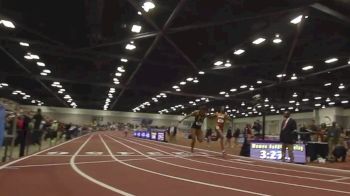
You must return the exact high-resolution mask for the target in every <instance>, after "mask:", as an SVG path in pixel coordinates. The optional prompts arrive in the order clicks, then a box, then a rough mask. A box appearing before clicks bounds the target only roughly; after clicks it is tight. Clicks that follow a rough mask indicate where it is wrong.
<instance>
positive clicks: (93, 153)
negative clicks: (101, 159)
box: [85, 152, 103, 155]
mask: <svg viewBox="0 0 350 196" xmlns="http://www.w3.org/2000/svg"><path fill="white" fill-rule="evenodd" d="M85 154H87V155H102V154H103V152H85Z"/></svg>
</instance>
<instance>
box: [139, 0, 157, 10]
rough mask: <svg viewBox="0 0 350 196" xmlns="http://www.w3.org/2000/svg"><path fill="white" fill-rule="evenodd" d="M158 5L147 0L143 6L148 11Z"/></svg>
mask: <svg viewBox="0 0 350 196" xmlns="http://www.w3.org/2000/svg"><path fill="white" fill-rule="evenodd" d="M155 7H156V5H154V3H153V2H152V1H151V0H147V1H146V2H145V3H144V4H143V6H142V8H143V9H144V10H145V12H148V11H149V10H151V9H154V8H155Z"/></svg>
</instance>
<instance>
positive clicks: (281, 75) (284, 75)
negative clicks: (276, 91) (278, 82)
mask: <svg viewBox="0 0 350 196" xmlns="http://www.w3.org/2000/svg"><path fill="white" fill-rule="evenodd" d="M286 76H287V75H286V74H278V75H276V77H277V78H282V77H286Z"/></svg>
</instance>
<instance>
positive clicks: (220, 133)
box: [211, 107, 231, 157]
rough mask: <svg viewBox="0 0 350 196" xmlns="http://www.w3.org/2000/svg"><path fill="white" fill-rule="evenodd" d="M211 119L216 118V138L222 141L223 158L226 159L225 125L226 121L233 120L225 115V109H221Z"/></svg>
mask: <svg viewBox="0 0 350 196" xmlns="http://www.w3.org/2000/svg"><path fill="white" fill-rule="evenodd" d="M211 117H215V118H216V126H215V131H216V138H217V139H220V147H221V151H222V156H223V157H225V156H226V152H225V146H224V125H225V122H226V120H231V118H230V117H229V116H228V115H227V114H226V113H225V107H221V108H220V112H217V113H216V114H214V115H212V116H211Z"/></svg>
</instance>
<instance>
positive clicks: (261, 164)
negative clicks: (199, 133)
mask: <svg viewBox="0 0 350 196" xmlns="http://www.w3.org/2000/svg"><path fill="white" fill-rule="evenodd" d="M111 134H112V135H114V136H116V137H119V135H118V134H116V133H113V132H112V133H111ZM133 139H136V140H138V141H149V142H154V141H150V140H144V139H139V138H133ZM154 143H157V144H160V145H163V146H166V147H173V148H176V149H178V150H179V149H182V150H183V151H187V152H189V149H190V147H188V146H183V145H178V144H172V143H162V142H154ZM195 150H196V151H197V152H206V153H210V154H212V155H221V153H219V152H215V151H210V150H205V149H200V148H196V149H195ZM228 158H232V159H234V160H232V161H231V160H223V159H222V161H223V162H233V163H237V164H241V165H242V166H252V167H251V168H259V170H260V169H263V168H265V169H269V170H271V169H272V170H276V172H291V173H292V174H293V173H294V174H295V173H298V175H299V173H305V174H312V175H315V176H317V175H320V176H327V177H331V179H336V178H342V177H350V171H344V170H338V169H331V168H323V167H316V166H308V165H298V164H288V163H281V162H275V161H264V160H257V159H252V158H249V157H242V156H237V155H232V154H228ZM237 159H241V160H246V161H248V162H247V163H243V162H240V161H235V160H237ZM251 161H253V162H254V163H249V162H251ZM317 177H318V176H317Z"/></svg>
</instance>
